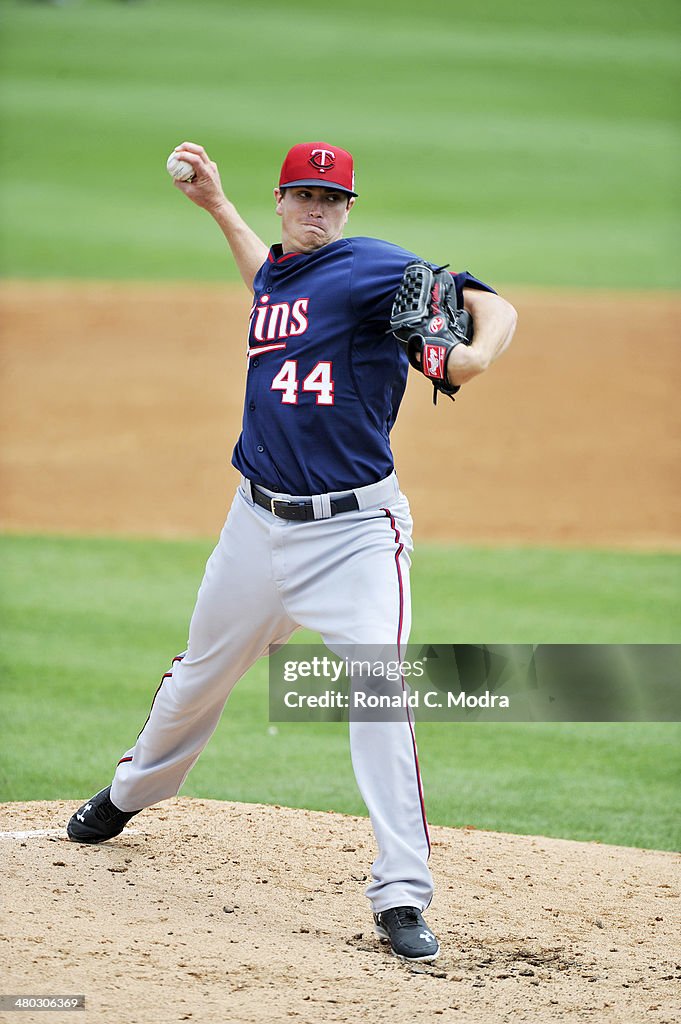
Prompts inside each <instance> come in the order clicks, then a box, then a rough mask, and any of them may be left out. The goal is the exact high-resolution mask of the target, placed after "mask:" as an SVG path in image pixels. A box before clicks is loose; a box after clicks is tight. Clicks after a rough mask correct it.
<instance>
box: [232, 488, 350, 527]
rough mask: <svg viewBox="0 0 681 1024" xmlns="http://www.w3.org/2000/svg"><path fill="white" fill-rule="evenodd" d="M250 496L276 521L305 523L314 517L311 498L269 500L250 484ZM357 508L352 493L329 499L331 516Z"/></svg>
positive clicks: (268, 497) (266, 495) (267, 496)
mask: <svg viewBox="0 0 681 1024" xmlns="http://www.w3.org/2000/svg"><path fill="white" fill-rule="evenodd" d="M251 494H252V495H253V501H254V502H255V503H256V505H260V508H266V509H267V511H268V512H271V513H272V515H273V516H277V518H278V519H292V520H295V521H296V522H299V523H305V522H308V521H309V520H310V519H314V517H315V515H314V506H313V504H312V499H311V498H310V499H306V500H305V501H286V500H285V499H284V498H270V496H269V495H268V494H265V493H264V492H263V491H261V490H260V488H259V487H256V485H255V484H251ZM358 508H359V502H358V501H357V495H356V494H355V493H354V491H350V493H349V494H345V495H343V497H342V498H332V499H331V515H332V516H337V515H338V513H339V512H356V511H357V509H358Z"/></svg>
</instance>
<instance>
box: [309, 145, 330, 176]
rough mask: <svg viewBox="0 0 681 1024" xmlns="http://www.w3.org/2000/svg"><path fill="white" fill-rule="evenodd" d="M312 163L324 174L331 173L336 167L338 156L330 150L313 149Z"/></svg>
mask: <svg viewBox="0 0 681 1024" xmlns="http://www.w3.org/2000/svg"><path fill="white" fill-rule="evenodd" d="M310 163H311V164H312V166H313V167H316V168H317V170H318V171H321V173H322V174H323V173H324V171H330V170H331V168H332V167H333V166H334V165H335V163H336V154H335V153H332V152H331V150H330V149H313V150H312V155H311V156H310Z"/></svg>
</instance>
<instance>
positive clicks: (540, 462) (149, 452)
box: [0, 283, 681, 548]
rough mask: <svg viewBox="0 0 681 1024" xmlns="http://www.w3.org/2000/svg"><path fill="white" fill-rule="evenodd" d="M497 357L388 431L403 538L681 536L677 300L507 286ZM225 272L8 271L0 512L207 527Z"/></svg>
mask: <svg viewBox="0 0 681 1024" xmlns="http://www.w3.org/2000/svg"><path fill="white" fill-rule="evenodd" d="M508 296H509V298H510V299H511V300H512V301H513V302H514V304H515V305H516V307H517V309H518V311H519V317H520V319H519V327H518V332H517V336H516V339H515V340H514V342H513V345H512V347H511V349H510V350H509V352H508V353H507V354H505V355H504V356H503V357H502V359H501V360H500V361H499V362H498V363H497V364H496V365H495V366H494V367H492V369H491V370H490V371H489V372H488V373H487V374H484V375H483V376H482V377H481V378H479V379H478V380H476V381H473V382H472V383H471V384H469V385H467V386H466V387H465V388H463V390H462V392H461V393H460V395H459V397H458V398H457V400H456V402H455V404H454V405H452V404H451V403H450V402H449V401H447V400H441V401H440V403H439V404H438V406H437V408H433V405H432V400H431V389H430V387H429V385H428V384H427V383H426V381H425V380H423V379H422V378H420V377H418V376H417V375H416V374H412V375H411V379H410V381H409V386H408V389H407V395H406V397H405V400H404V403H403V406H402V409H401V412H400V416H399V419H398V422H397V426H396V428H395V430H394V432H393V439H394V449H395V454H396V464H397V468H398V472H399V476H400V482H401V484H402V488H403V490H404V491H405V492H406V494H407V495H408V497H409V499H410V502H411V506H412V511H413V513H414V520H415V540H416V542H417V543H418V541H419V540H421V539H423V540H426V539H439V540H447V541H449V542H457V543H469V542H491V543H498V542H521V543H530V544H531V543H544V544H571V545H579V546H585V545H598V546H603V547H605V546H618V547H630V546H634V547H648V548H669V547H678V546H679V541H680V539H681V476H680V475H679V471H678V466H679V455H680V454H681V443H680V438H681V403H680V402H679V400H678V381H679V379H680V378H681V373H680V371H681V344H679V342H680V341H681V337H680V335H679V323H680V322H681V298H680V297H679V296H677V295H673V294H665V293H658V294H657V295H650V294H646V295H643V294H639V295H638V296H637V295H629V294H627V295H626V296H623V295H620V294H617V295H615V294H597V293H586V294H584V293H583V294H570V293H567V292H565V293H549V292H544V293H530V292H522V291H520V290H518V289H510V290H508ZM248 309H249V300H248V296H247V293H246V291H245V289H243V288H238V287H236V286H230V287H224V288H222V287H218V286H214V285H211V286H206V287H196V286H190V285H179V284H178V285H138V284H133V285H123V284H109V283H107V284H60V283H6V284H4V285H3V286H2V288H1V289H0V312H1V313H2V319H3V324H4V330H3V338H2V363H1V367H2V369H1V373H2V381H3V401H2V403H1V409H0V437H1V439H2V456H1V461H0V526H1V527H4V528H6V529H7V528H9V529H19V530H27V529H28V530H34V531H38V532H45V531H51V532H78V533H114V532H115V533H122V534H137V535H150V536H181V535H192V536H208V537H211V536H217V533H218V532H219V529H220V527H221V525H222V522H223V521H224V518H225V513H226V509H227V507H228V505H229V503H230V501H231V497H232V494H233V491H234V488H235V486H236V483H237V481H238V477H237V474H236V471H235V470H233V469H232V468H231V466H230V465H229V459H230V456H231V451H232V447H233V444H234V441H235V440H236V437H237V435H238V432H239V428H240V422H241V409H242V402H243V388H244V380H245V372H246V359H245V341H244V339H245V324H246V319H247V316H248Z"/></svg>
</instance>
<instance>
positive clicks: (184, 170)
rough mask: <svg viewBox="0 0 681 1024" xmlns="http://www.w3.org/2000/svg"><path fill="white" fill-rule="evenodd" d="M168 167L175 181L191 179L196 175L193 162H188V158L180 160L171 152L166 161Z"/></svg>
mask: <svg viewBox="0 0 681 1024" xmlns="http://www.w3.org/2000/svg"><path fill="white" fill-rule="evenodd" d="M166 168H167V170H168V174H169V175H170V177H171V178H174V179H175V181H191V180H192V178H193V177H194V168H193V167H192V165H191V164H188V163H187V161H186V160H180V159H178V157H176V156H175V154H174V153H171V154H170V156H169V157H168V159H167V161H166Z"/></svg>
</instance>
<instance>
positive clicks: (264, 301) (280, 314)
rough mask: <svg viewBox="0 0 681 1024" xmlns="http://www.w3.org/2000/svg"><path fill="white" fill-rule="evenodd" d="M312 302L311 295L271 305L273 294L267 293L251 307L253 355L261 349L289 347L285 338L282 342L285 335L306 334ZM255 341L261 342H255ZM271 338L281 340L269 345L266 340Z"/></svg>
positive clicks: (250, 330)
mask: <svg viewBox="0 0 681 1024" xmlns="http://www.w3.org/2000/svg"><path fill="white" fill-rule="evenodd" d="M309 302H310V300H309V298H304V299H296V300H295V302H293V303H288V302H273V303H272V304H271V305H270V297H269V295H263V296H262V297H261V299H260V301H259V302H258V303H257V304H255V305H254V306H253V308H252V309H251V315H250V317H249V321H248V323H249V332H250V334H251V345H250V347H249V350H248V355H249V357H251V356H254V355H256V354H258V353H260V352H271V351H274V350H276V349H280V348H286V342H285V341H284V342H283V343H280V342H281V341H282V339H286V338H293V337H297V336H299V335H301V334H305V331H306V330H307V328H308V318H307V307H308V305H309ZM253 341H256V342H259V343H260V344H259V345H256V346H254V345H253ZM269 341H273V342H277V344H274V345H267V344H266V343H267V342H269Z"/></svg>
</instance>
